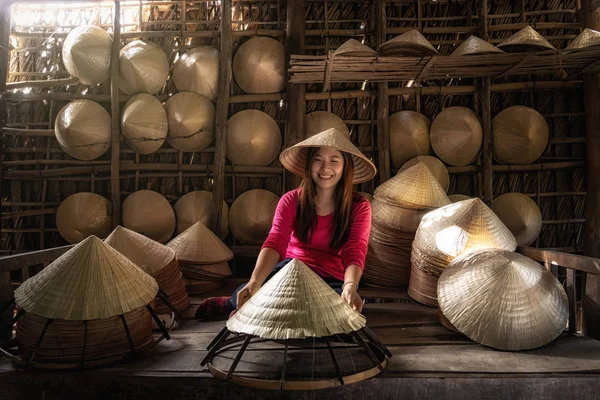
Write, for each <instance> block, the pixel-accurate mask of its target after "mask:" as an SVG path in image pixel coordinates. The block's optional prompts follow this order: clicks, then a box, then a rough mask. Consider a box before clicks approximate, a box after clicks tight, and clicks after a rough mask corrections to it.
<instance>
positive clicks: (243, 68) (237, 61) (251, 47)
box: [233, 37, 286, 93]
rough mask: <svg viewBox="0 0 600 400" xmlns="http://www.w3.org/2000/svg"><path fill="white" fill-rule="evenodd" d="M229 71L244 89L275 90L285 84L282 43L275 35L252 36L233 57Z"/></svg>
mask: <svg viewBox="0 0 600 400" xmlns="http://www.w3.org/2000/svg"><path fill="white" fill-rule="evenodd" d="M233 75H234V76H235V80H236V82H237V84H238V85H239V86H240V88H242V90H243V91H244V92H246V93H279V92H281V91H282V90H283V89H284V88H285V77H286V70H285V47H284V46H283V44H281V43H280V42H278V41H277V40H275V39H271V38H268V37H255V38H252V39H250V40H248V41H247V42H246V43H244V44H243V45H241V46H240V48H239V49H238V51H237V52H236V53H235V57H234V58H233Z"/></svg>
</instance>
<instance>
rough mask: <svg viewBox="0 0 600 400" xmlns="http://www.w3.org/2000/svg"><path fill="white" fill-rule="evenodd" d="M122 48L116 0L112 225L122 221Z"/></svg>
mask: <svg viewBox="0 0 600 400" xmlns="http://www.w3.org/2000/svg"><path fill="white" fill-rule="evenodd" d="M120 50H121V2H120V1H119V0H115V2H114V7H113V42H112V48H111V61H110V113H111V149H110V197H111V203H112V227H113V229H114V228H116V227H117V225H119V224H120V223H121V186H120V181H119V168H120V163H121V161H120V157H121V153H120V149H121V124H120V119H121V118H120V117H121V110H120V107H119V51H120Z"/></svg>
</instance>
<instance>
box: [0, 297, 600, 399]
mask: <svg viewBox="0 0 600 400" xmlns="http://www.w3.org/2000/svg"><path fill="white" fill-rule="evenodd" d="M227 290H228V289H227ZM361 294H362V295H363V297H371V296H374V295H376V296H377V297H384V298H385V297H387V298H393V299H395V300H396V301H401V302H400V303H381V304H379V303H378V304H367V305H366V306H365V310H364V314H365V316H366V317H367V324H368V325H369V326H370V327H371V328H372V330H373V331H374V332H375V333H376V334H377V335H378V336H379V338H380V339H381V340H382V341H383V342H384V343H385V344H386V345H387V346H388V348H389V349H390V350H391V352H392V353H393V357H392V358H391V360H390V361H389V364H388V366H387V369H386V370H385V372H384V373H383V374H381V375H379V376H377V377H375V378H373V379H370V380H368V381H365V382H361V383H357V384H352V385H346V386H343V387H339V388H333V389H327V390H322V391H305V392H285V393H281V392H270V391H261V390H255V389H248V388H242V387H239V386H237V385H234V384H231V383H224V382H220V381H217V380H215V379H214V378H213V377H212V375H211V374H210V373H209V372H208V370H207V369H206V368H203V367H201V366H200V361H201V360H202V358H203V357H204V356H205V355H206V353H207V352H206V349H205V348H206V346H207V344H208V343H209V342H210V341H211V340H212V339H213V338H214V336H215V335H216V334H217V333H218V332H219V331H220V330H221V329H222V328H223V326H224V321H221V322H207V323H206V322H205V323H200V322H196V321H194V320H193V319H190V320H187V321H186V322H185V323H184V324H183V326H181V327H180V328H179V329H177V330H175V331H173V332H172V337H173V338H172V340H170V341H163V342H162V343H160V344H159V345H158V346H157V347H155V348H154V349H152V350H151V351H149V352H148V353H147V354H145V355H144V356H143V357H139V358H136V359H133V360H130V361H128V362H124V363H121V364H118V365H115V366H113V367H110V368H102V369H96V370H89V371H83V372H69V373H60V372H23V371H15V370H14V367H13V366H12V364H11V363H10V362H8V360H6V359H0V360H1V361H0V399H6V400H13V399H42V398H43V399H53V398H57V399H58V398H65V399H67V398H68V399H82V398H94V399H106V398H119V399H144V400H153V399H161V400H164V399H177V398H182V399H222V398H225V397H226V396H227V397H229V398H261V399H264V398H294V399H295V398H311V399H314V398H319V399H321V398H331V397H333V396H335V397H338V398H340V397H341V398H348V399H354V398H356V399H378V400H381V399H385V398H393V399H409V398H419V399H424V398H436V399H447V398H448V399H463V398H464V399H477V398H485V399H491V398H510V399H521V398H522V399H528V400H530V399H577V400H582V399H600V342H599V341H596V340H593V339H589V338H585V337H577V336H571V335H568V334H563V335H562V336H561V337H560V338H559V339H557V340H556V341H555V342H553V343H552V344H550V345H548V346H545V347H543V348H540V349H537V350H532V351H524V352H503V351H496V350H493V349H490V348H486V347H484V346H481V345H478V344H476V343H473V342H472V341H470V340H469V339H467V338H466V337H464V336H462V335H461V334H458V333H455V332H452V331H450V330H448V329H446V328H445V327H443V326H442V325H441V324H440V323H439V322H438V320H437V317H436V310H435V309H432V308H429V307H426V306H423V305H420V304H417V303H414V302H411V301H409V300H408V299H407V297H406V296H405V295H404V294H394V293H387V294H385V293H384V294H383V295H382V292H381V291H373V290H363V291H362V293H361ZM198 301H199V299H197V298H195V299H193V303H195V304H197V303H198ZM187 315H188V317H191V315H192V310H190V311H189V313H188V314H187ZM255 351H257V352H258V351H260V350H255ZM250 357H251V356H250ZM244 368H245V367H244V366H243V364H240V370H242V371H243V370H244Z"/></svg>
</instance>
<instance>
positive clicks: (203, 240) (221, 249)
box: [167, 222, 233, 264]
mask: <svg viewBox="0 0 600 400" xmlns="http://www.w3.org/2000/svg"><path fill="white" fill-rule="evenodd" d="M167 246H169V247H170V248H172V249H173V250H175V253H176V256H177V259H178V260H179V261H183V262H186V263H203V264H214V263H220V262H222V261H229V260H231V259H232V258H233V253H232V252H231V250H229V248H228V247H227V246H226V245H225V243H223V242H222V241H221V239H219V238H218V237H217V236H216V235H215V234H214V233H212V231H211V230H210V229H208V228H207V227H206V226H205V225H204V224H203V223H202V222H196V223H195V224H194V225H192V226H190V227H189V228H187V229H186V230H185V231H184V232H183V233H181V234H179V235H178V236H177V237H175V239H173V240H171V241H170V242H169V243H167Z"/></svg>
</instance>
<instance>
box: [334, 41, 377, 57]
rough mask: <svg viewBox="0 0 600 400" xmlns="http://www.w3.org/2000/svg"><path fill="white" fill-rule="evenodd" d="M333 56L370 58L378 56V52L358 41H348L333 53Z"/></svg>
mask: <svg viewBox="0 0 600 400" xmlns="http://www.w3.org/2000/svg"><path fill="white" fill-rule="evenodd" d="M333 55H334V56H349V57H370V56H377V52H376V51H375V50H373V49H372V48H370V47H369V46H367V45H365V44H363V43H361V42H359V41H358V40H356V39H348V40H346V41H345V42H344V43H343V44H342V45H341V46H340V47H338V48H337V49H336V50H335V51H334V52H333Z"/></svg>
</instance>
